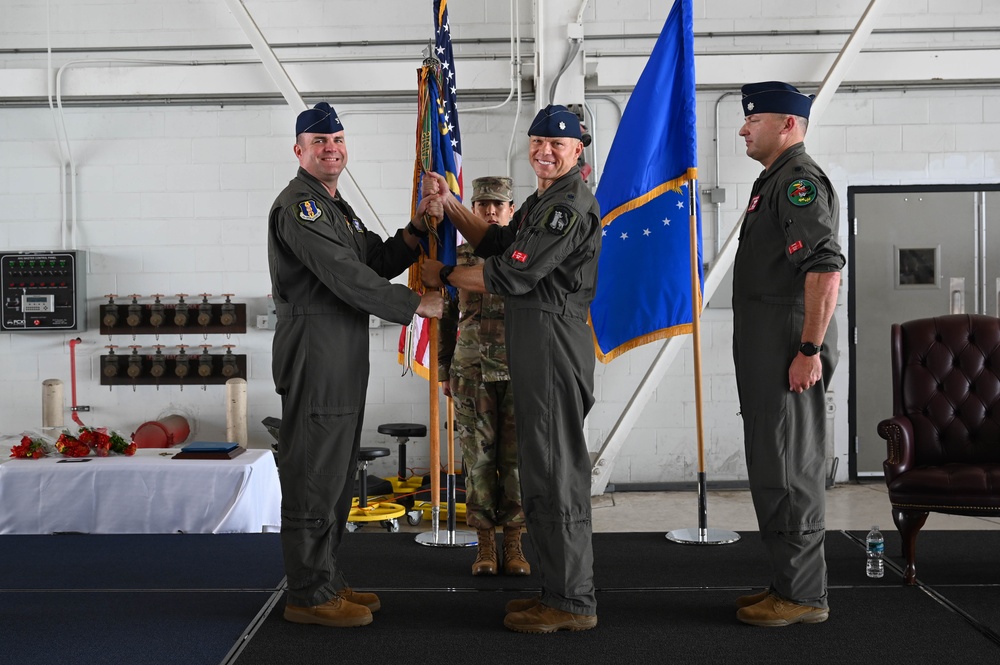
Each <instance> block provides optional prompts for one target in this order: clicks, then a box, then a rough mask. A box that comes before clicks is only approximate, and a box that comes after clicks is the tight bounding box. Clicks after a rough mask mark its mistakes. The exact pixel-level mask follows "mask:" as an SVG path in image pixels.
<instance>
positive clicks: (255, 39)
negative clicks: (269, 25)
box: [226, 0, 416, 235]
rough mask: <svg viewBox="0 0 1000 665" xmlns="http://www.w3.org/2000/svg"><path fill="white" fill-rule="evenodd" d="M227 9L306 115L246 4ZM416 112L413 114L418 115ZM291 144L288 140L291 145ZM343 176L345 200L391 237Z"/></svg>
mask: <svg viewBox="0 0 1000 665" xmlns="http://www.w3.org/2000/svg"><path fill="white" fill-rule="evenodd" d="M226 6H227V7H229V11H230V12H232V14H233V18H235V19H236V22H237V23H239V25H240V28H242V29H243V33H244V34H245V35H246V36H247V39H249V40H250V45H251V46H253V50H254V52H256V53H257V57H259V58H260V60H261V62H262V63H263V65H264V69H265V70H267V73H268V76H270V77H271V80H273V81H274V84H275V86H277V88H278V90H279V91H280V92H281V94H282V96H283V97H284V98H285V101H287V102H288V105H289V106H291V107H292V110H293V111H294V112H295V113H296V114H298V113H301V112H302V111H304V110H305V109H306V108H307V107H306V103H305V101H303V99H302V96H301V95H300V94H299V91H298V89H297V88H296V87H295V84H294V83H293V82H292V79H291V77H289V76H288V72H286V71H285V68H284V67H283V66H282V65H281V62H280V61H279V60H278V57H277V56H276V55H275V54H274V51H273V50H272V49H271V45H270V44H268V43H267V40H266V39H265V38H264V34H263V33H262V32H261V31H260V28H259V27H257V23H256V22H255V21H254V20H253V17H252V16H251V15H250V12H249V11H248V10H247V8H246V6H245V5H244V4H243V0H226ZM414 102H416V91H414ZM415 113H416V112H414V115H415ZM288 133H289V136H291V134H292V130H291V127H289V132H288ZM291 143H292V141H291V140H289V144H291ZM343 174H344V175H345V176H347V177H346V178H341V179H340V180H339V182H338V183H337V185H338V187H337V188H338V191H339V192H340V193H341V194H342V195H343V196H344V198H345V199H347V200H349V201H350V202H351V205H352V206H353V207H354V208H355V209H358V210H360V211H362V217H363V218H364V219H366V220H369V221H368V225H369V226H371V220H374V221H375V222H377V223H378V225H379V226H380V227H381V228H382V231H383V232H384V233H385V234H386V235H390V233H389V230H388V229H386V228H385V225H383V224H382V220H381V219H379V216H378V214H377V213H376V212H375V209H374V208H373V207H372V206H371V204H370V203H369V202H368V197H366V196H365V195H364V192H362V191H361V187H360V186H359V185H358V183H357V181H356V180H355V179H354V176H353V175H351V172H350V170H349V169H346V168H345V169H344V171H343Z"/></svg>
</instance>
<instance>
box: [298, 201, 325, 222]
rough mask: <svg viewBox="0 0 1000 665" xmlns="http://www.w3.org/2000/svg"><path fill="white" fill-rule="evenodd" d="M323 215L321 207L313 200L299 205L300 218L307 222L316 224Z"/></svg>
mask: <svg viewBox="0 0 1000 665" xmlns="http://www.w3.org/2000/svg"><path fill="white" fill-rule="evenodd" d="M322 214H323V211H322V210H320V209H319V205H318V204H317V203H316V202H315V201H313V200H312V199H310V200H308V201H303V202H302V203H300V204H299V218H300V219H302V220H303V221H306V222H315V221H316V220H317V219H319V218H320V216H321V215H322Z"/></svg>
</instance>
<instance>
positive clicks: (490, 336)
mask: <svg viewBox="0 0 1000 665" xmlns="http://www.w3.org/2000/svg"><path fill="white" fill-rule="evenodd" d="M482 262H483V260H482V259H480V258H478V257H476V256H475V255H474V254H473V249H472V247H471V246H470V245H469V244H463V245H460V246H459V247H458V265H461V266H472V265H478V264H480V263H482ZM503 310H504V308H503V297H502V296H497V295H493V294H490V293H485V294H480V293H471V292H469V291H465V290H461V291H459V292H458V299H457V300H452V301H451V302H450V303H449V305H448V308H447V310H446V311H445V315H444V317H443V318H442V319H441V335H440V338H439V339H440V343H439V350H438V365H439V376H441V377H442V380H444V379H446V378H447V379H449V380H450V382H451V394H452V398H453V400H454V403H455V436H456V438H457V439H458V441H459V443H460V445H461V446H462V460H463V462H464V465H465V521H466V523H467V524H468V525H469V526H470V527H473V528H475V529H492V528H495V527H496V526H514V525H518V526H520V525H521V524H523V523H524V513H523V511H522V510H521V481H520V476H519V474H518V468H517V439H516V437H515V435H514V394H513V392H512V390H511V386H510V373H509V371H508V369H507V347H506V345H505V343H504V326H503V316H504V311H503Z"/></svg>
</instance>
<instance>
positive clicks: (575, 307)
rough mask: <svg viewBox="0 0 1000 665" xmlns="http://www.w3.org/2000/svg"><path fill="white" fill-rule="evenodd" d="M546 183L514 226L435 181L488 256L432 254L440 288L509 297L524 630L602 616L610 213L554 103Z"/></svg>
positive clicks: (540, 157) (430, 279) (539, 173)
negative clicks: (593, 481)
mask: <svg viewBox="0 0 1000 665" xmlns="http://www.w3.org/2000/svg"><path fill="white" fill-rule="evenodd" d="M528 137H529V144H528V158H529V160H530V163H531V167H532V169H533V170H534V172H535V176H536V178H537V182H538V189H537V190H536V191H535V192H534V193H533V194H532V195H531V196H529V197H528V198H527V200H526V201H525V202H524V204H523V205H522V206H521V207H520V208H519V209H518V211H517V213H515V216H514V221H513V222H512V223H511V224H510V225H509V226H507V227H499V226H495V225H494V226H490V225H488V224H486V223H485V222H483V221H482V220H480V219H478V218H477V217H476V216H475V215H473V214H472V213H471V212H469V210H468V209H467V208H465V207H464V206H462V205H461V204H460V203H459V202H458V201H457V200H456V199H455V198H453V197H452V196H451V195H449V194H448V193H447V192H448V190H447V186H446V183H445V182H444V180H443V178H440V177H437V178H436V181H430V179H428V182H429V183H430V184H429V185H428V187H430V188H432V192H431V193H434V192H436V193H438V196H439V197H440V198H441V200H442V202H443V203H444V208H445V214H447V215H448V216H449V218H450V219H451V220H452V222H454V224H455V226H456V227H457V228H458V229H459V231H460V232H461V233H462V235H463V236H465V238H466V239H467V240H468V241H469V242H470V243H472V244H473V245H475V246H476V254H477V255H479V256H482V257H484V258H486V261H485V262H484V263H483V265H482V266H459V267H455V266H442V265H441V264H440V263H438V262H432V261H428V262H425V263H424V266H423V269H422V277H423V280H424V283H425V284H426V285H427V286H429V287H437V286H440V285H441V284H446V285H447V284H451V285H453V286H455V287H457V288H459V289H469V290H477V291H481V292H486V293H495V294H499V295H502V296H504V304H505V313H504V325H505V327H506V335H507V355H508V361H509V363H510V376H511V383H512V385H513V388H514V419H515V422H516V428H517V449H518V460H519V465H520V469H521V499H522V502H523V506H524V514H525V519H526V523H527V527H528V534H529V536H530V537H531V543H532V546H533V551H534V553H535V561H534V562H533V563H534V565H535V567H537V569H538V572H539V573H540V577H541V582H542V591H541V595H540V596H538V597H535V598H528V599H523V600H522V599H518V600H513V601H510V602H509V603H508V604H507V615H506V617H505V618H504V625H505V626H506V627H507V628H509V629H511V630H514V631H518V632H524V633H551V632H555V631H559V630H570V631H579V630H587V629H590V628H593V627H595V626H596V625H597V601H596V599H595V596H594V579H593V563H594V561H593V559H594V554H593V546H592V542H591V536H592V525H591V506H590V466H591V463H590V453H589V451H588V449H587V441H586V436H585V434H584V431H583V422H584V418H585V417H586V416H587V413H588V412H589V411H590V408H591V407H592V406H593V404H594V361H595V356H594V343H593V335H592V333H591V329H590V326H589V325H588V323H587V312H588V309H589V306H590V302H591V300H593V297H594V290H595V288H596V285H597V262H598V255H599V254H600V251H601V222H600V211H599V209H598V205H597V200H596V199H595V198H594V196H593V194H592V193H591V192H590V190H589V189H588V188H587V185H586V183H585V182H584V181H583V179H582V177H581V176H580V169H579V167H578V166H577V160H578V158H579V156H580V154H581V153H582V151H583V142H582V140H581V139H582V133H581V131H580V120H579V118H578V117H577V116H576V114H574V113H572V112H571V111H569V110H567V109H566V107H564V106H558V105H549V106H547V107H546V108H544V109H542V110H541V111H539V112H538V114H537V115H536V116H535V119H534V120H533V121H532V123H531V127H530V128H529V130H528Z"/></svg>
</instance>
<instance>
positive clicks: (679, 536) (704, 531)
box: [667, 471, 740, 545]
mask: <svg viewBox="0 0 1000 665" xmlns="http://www.w3.org/2000/svg"><path fill="white" fill-rule="evenodd" d="M739 539H740V534H738V533H736V532H735V531H727V530H725V529H709V528H708V492H707V489H706V482H705V472H704V471H700V472H699V473H698V528H697V529H674V530H673V531H670V532H669V533H667V540H669V541H672V542H675V543H680V544H681V545H728V544H730V543H735V542H736V541H737V540H739Z"/></svg>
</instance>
